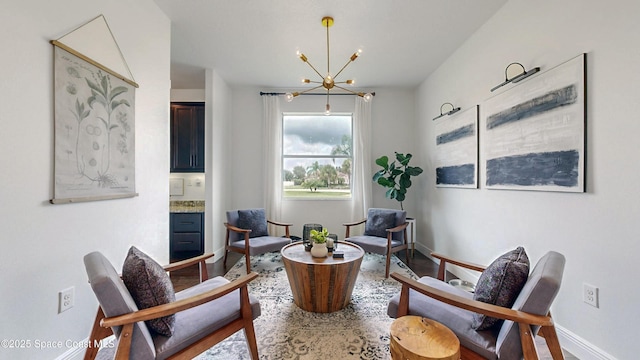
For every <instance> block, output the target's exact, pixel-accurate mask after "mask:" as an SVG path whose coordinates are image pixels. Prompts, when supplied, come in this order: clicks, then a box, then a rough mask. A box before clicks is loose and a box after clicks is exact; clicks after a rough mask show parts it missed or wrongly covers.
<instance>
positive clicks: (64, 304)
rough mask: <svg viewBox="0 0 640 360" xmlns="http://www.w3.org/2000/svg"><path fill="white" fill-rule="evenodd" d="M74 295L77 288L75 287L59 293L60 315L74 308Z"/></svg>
mask: <svg viewBox="0 0 640 360" xmlns="http://www.w3.org/2000/svg"><path fill="white" fill-rule="evenodd" d="M74 295H75V288H74V287H73V286H72V287H70V288H67V289H64V290H61V291H60V292H58V314H60V313H61V312H63V311H67V310H69V309H71V308H72V307H73V302H74V300H75V299H74V297H75V296H74Z"/></svg>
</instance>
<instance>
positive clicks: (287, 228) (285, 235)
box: [267, 219, 293, 238]
mask: <svg viewBox="0 0 640 360" xmlns="http://www.w3.org/2000/svg"><path fill="white" fill-rule="evenodd" d="M267 223H269V224H273V225H277V226H284V237H287V238H291V234H290V233H289V227H291V226H293V224H290V223H284V222H280V221H273V220H268V219H267Z"/></svg>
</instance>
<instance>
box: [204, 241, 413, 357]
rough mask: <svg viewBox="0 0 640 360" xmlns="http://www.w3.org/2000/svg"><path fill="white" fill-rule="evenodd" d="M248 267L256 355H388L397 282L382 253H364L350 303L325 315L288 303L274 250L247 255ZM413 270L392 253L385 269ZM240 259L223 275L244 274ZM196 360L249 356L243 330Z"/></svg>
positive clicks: (286, 285)
mask: <svg viewBox="0 0 640 360" xmlns="http://www.w3.org/2000/svg"><path fill="white" fill-rule="evenodd" d="M251 265H252V270H253V271H255V272H257V273H258V274H260V276H259V277H258V278H257V279H256V280H254V281H252V282H251V283H250V284H249V293H250V294H252V295H253V296H256V297H257V298H258V299H259V300H260V307H261V309H262V314H261V315H260V316H259V317H258V318H257V319H256V320H255V321H254V326H255V330H256V338H257V341H258V353H259V355H260V359H270V360H271V359H299V360H311V359H313V360H316V359H333V360H342V359H390V354H389V326H391V323H392V322H393V320H394V319H391V318H389V316H388V315H387V305H388V303H389V299H391V297H393V296H394V295H396V294H398V293H399V292H400V284H399V283H398V282H397V281H395V280H393V279H391V278H389V279H385V278H384V267H385V258H384V257H383V256H381V255H375V254H365V256H364V259H363V260H362V265H361V266H360V273H359V274H358V279H357V280H356V284H355V287H354V289H353V294H352V296H351V303H350V304H349V305H348V306H347V307H346V308H344V309H343V310H340V311H336V312H333V313H329V314H319V313H311V312H307V311H304V310H302V309H300V308H298V307H297V306H296V305H295V303H294V302H293V296H292V294H291V288H290V287H289V280H288V279H287V274H286V272H285V269H284V265H283V263H282V259H281V257H280V254H279V253H270V254H263V255H260V256H253V257H251ZM394 271H395V272H398V273H401V274H404V275H407V276H410V277H413V278H417V277H416V275H415V274H414V273H413V271H411V269H409V268H408V267H407V266H406V265H405V264H404V263H403V262H401V261H400V260H399V259H398V258H397V257H395V256H392V259H391V272H394ZM245 273H246V271H245V262H244V258H242V260H240V261H239V262H238V263H237V264H236V265H235V266H234V267H233V268H232V269H231V270H230V271H229V272H228V273H227V274H226V275H225V277H226V278H227V279H229V280H233V279H235V278H237V277H239V276H241V275H244V274H245ZM196 359H199V360H214V359H216V360H217V359H225V360H226V359H250V357H249V353H248V351H247V345H246V341H245V337H244V332H243V331H239V332H237V333H236V334H234V335H232V336H231V337H229V338H228V339H226V340H224V341H222V342H221V343H219V344H217V345H216V346H214V347H212V348H211V349H209V350H207V351H206V352H205V353H203V354H201V355H200V356H198V357H197V358H196Z"/></svg>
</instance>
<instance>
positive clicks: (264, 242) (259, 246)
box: [222, 209, 293, 274]
mask: <svg viewBox="0 0 640 360" xmlns="http://www.w3.org/2000/svg"><path fill="white" fill-rule="evenodd" d="M251 210H262V211H264V210H263V209H251ZM238 222H239V215H238V210H233V211H227V222H225V223H224V226H225V227H226V228H227V236H226V239H225V251H224V260H223V262H222V263H223V265H224V267H225V269H226V268H227V254H228V253H229V251H233V252H237V253H241V254H244V255H245V257H246V261H245V262H246V265H247V274H248V273H250V272H251V256H253V255H260V254H264V253H268V252H272V251H280V249H282V248H283V247H284V246H285V245H287V244H289V243H291V239H290V237H291V235H290V234H289V228H290V227H291V226H293V224H289V223H283V222H278V221H273V220H269V219H266V222H267V224H272V225H276V226H282V227H284V228H285V237H279V236H270V235H266V236H259V237H252V236H251V232H252V231H253V230H252V229H242V228H240V227H238Z"/></svg>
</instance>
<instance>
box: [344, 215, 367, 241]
mask: <svg viewBox="0 0 640 360" xmlns="http://www.w3.org/2000/svg"><path fill="white" fill-rule="evenodd" d="M365 222H367V219H366V218H365V219H362V220H358V221H354V222H348V223H344V224H342V225H344V226H346V231H345V234H344V238H345V239H346V238H348V237H349V236H350V235H351V234H350V232H351V227H352V226H356V225H360V224H364V223H365Z"/></svg>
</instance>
